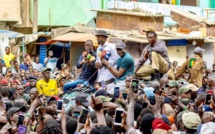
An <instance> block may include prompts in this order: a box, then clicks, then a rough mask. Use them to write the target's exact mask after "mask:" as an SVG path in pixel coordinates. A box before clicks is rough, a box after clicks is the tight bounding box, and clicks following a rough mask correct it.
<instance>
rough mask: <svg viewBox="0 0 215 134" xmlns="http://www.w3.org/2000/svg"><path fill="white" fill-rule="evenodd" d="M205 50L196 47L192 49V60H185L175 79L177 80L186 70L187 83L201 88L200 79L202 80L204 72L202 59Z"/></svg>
mask: <svg viewBox="0 0 215 134" xmlns="http://www.w3.org/2000/svg"><path fill="white" fill-rule="evenodd" d="M204 51H205V50H204V49H202V48H200V47H196V48H195V49H194V54H195V55H194V56H193V57H192V58H189V59H187V60H186V61H185V62H184V63H183V64H182V66H181V67H180V69H179V70H178V71H177V73H176V75H175V77H176V78H179V77H180V76H181V75H182V74H183V73H184V72H186V70H188V72H189V74H190V77H189V79H188V82H189V83H192V84H195V85H197V86H198V87H202V78H203V70H204V60H203V59H202V56H203V52H204Z"/></svg>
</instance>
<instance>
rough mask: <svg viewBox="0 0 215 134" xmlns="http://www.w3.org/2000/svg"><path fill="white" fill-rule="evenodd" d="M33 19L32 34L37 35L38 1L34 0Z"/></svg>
mask: <svg viewBox="0 0 215 134" xmlns="http://www.w3.org/2000/svg"><path fill="white" fill-rule="evenodd" d="M33 15H34V19H33V28H32V32H33V33H37V31H38V29H37V22H38V0H34V13H33Z"/></svg>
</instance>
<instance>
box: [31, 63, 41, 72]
mask: <svg viewBox="0 0 215 134" xmlns="http://www.w3.org/2000/svg"><path fill="white" fill-rule="evenodd" d="M32 66H33V68H34V69H37V70H38V71H40V72H41V71H42V70H43V65H42V64H41V63H36V62H33V63H32Z"/></svg>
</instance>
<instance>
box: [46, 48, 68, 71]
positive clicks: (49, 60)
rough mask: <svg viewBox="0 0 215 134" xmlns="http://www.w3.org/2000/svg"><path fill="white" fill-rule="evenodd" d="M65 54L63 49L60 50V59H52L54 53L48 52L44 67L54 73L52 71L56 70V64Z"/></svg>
mask: <svg viewBox="0 0 215 134" xmlns="http://www.w3.org/2000/svg"><path fill="white" fill-rule="evenodd" d="M64 54H65V50H64V49H63V50H62V54H61V57H60V58H56V57H53V56H54V53H53V51H52V50H49V52H48V57H46V58H45V60H44V63H45V66H46V67H47V68H50V69H51V71H54V69H55V68H56V66H57V62H58V61H59V60H60V59H62V58H63V56H64Z"/></svg>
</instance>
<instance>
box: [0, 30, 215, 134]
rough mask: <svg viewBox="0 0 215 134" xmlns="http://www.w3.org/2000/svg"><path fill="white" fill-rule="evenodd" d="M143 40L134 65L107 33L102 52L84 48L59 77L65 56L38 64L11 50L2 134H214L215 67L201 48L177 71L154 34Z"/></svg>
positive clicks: (1, 87) (1, 78)
mask: <svg viewBox="0 0 215 134" xmlns="http://www.w3.org/2000/svg"><path fill="white" fill-rule="evenodd" d="M144 32H145V34H146V37H147V39H148V45H147V46H146V47H145V48H144V49H143V50H142V54H141V55H140V57H139V60H138V62H137V63H135V62H134V59H133V57H132V56H131V55H130V54H129V53H128V52H127V51H126V44H125V43H124V42H122V41H121V42H120V41H119V42H116V43H115V44H112V43H110V42H109V41H108V35H107V32H106V31H104V30H98V31H97V34H96V35H95V36H96V38H97V43H98V44H99V46H98V47H97V48H94V45H93V44H94V42H93V41H92V40H86V42H85V44H84V49H85V51H84V52H83V53H81V54H80V57H79V60H78V62H77V65H76V66H71V65H70V64H69V62H68V63H66V64H62V65H61V68H59V69H58V68H57V67H56V66H57V63H58V62H59V60H60V59H62V57H63V56H64V53H65V51H64V50H63V51H62V55H61V57H54V53H53V51H52V50H49V51H48V53H47V57H46V58H45V59H44V61H43V62H42V63H40V59H39V56H37V57H35V59H34V60H32V58H31V56H30V55H29V54H24V56H23V54H22V53H21V54H19V55H14V54H12V53H11V51H10V47H6V48H5V54H4V55H3V57H2V59H0V134H28V133H31V134H33V133H38V134H115V133H116V134H121V133H126V134H215V120H214V119H215V116H214V115H215V98H214V95H215V81H214V74H215V73H214V72H215V65H214V66H213V67H212V68H210V67H207V66H206V63H205V61H204V60H203V55H204V54H203V53H204V51H205V50H204V49H202V48H201V47H196V48H195V49H194V50H193V56H192V57H188V58H187V59H186V60H185V61H184V63H183V64H181V65H178V62H177V61H173V62H172V61H170V59H169V55H168V50H167V47H166V43H165V41H162V40H159V39H157V34H156V32H155V30H154V29H153V28H147V29H146V30H144ZM22 56H23V57H22ZM18 57H20V58H22V59H23V60H22V62H21V64H19V62H18V61H17V58H18ZM147 60H148V61H149V64H146V63H147Z"/></svg>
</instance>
